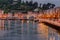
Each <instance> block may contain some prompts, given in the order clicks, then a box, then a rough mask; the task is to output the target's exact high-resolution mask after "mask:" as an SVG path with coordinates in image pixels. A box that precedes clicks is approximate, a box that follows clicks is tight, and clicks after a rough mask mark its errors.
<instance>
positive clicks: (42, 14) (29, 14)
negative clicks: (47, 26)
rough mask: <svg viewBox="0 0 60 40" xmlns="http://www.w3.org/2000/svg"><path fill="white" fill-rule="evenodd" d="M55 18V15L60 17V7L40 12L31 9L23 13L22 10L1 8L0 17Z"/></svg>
mask: <svg viewBox="0 0 60 40" xmlns="http://www.w3.org/2000/svg"><path fill="white" fill-rule="evenodd" d="M14 17H15V18H27V19H29V18H36V19H40V18H49V17H50V18H54V17H56V18H57V17H59V18H60V7H58V8H53V9H49V10H44V11H39V12H36V11H35V12H32V11H29V12H27V13H22V12H14V14H13V13H5V14H4V11H3V10H0V18H14Z"/></svg>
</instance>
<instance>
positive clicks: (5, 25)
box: [0, 20, 60, 40]
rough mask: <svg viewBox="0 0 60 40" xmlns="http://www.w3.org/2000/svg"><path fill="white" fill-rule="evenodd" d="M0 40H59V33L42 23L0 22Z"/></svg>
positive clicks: (22, 21)
mask: <svg viewBox="0 0 60 40" xmlns="http://www.w3.org/2000/svg"><path fill="white" fill-rule="evenodd" d="M0 40H60V33H59V30H55V29H54V28H51V27H49V26H47V25H44V23H38V22H34V21H24V20H0Z"/></svg>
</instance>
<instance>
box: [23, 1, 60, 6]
mask: <svg viewBox="0 0 60 40" xmlns="http://www.w3.org/2000/svg"><path fill="white" fill-rule="evenodd" d="M22 1H23V0H22ZM24 1H26V0H24ZM27 1H31V0H27ZM35 1H37V2H38V3H42V4H44V3H52V4H55V5H56V7H59V6H60V0H33V2H35Z"/></svg>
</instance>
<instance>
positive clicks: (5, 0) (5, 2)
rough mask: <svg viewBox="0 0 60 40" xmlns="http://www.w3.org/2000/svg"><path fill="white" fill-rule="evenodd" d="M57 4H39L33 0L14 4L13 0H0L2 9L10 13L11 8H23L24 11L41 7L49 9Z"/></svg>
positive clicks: (40, 8) (41, 8)
mask: <svg viewBox="0 0 60 40" xmlns="http://www.w3.org/2000/svg"><path fill="white" fill-rule="evenodd" d="M54 7H55V4H52V3H47V4H41V3H40V5H39V6H38V2H34V3H33V1H30V2H28V1H26V2H24V1H21V0H20V1H18V2H17V3H16V4H13V1H12V0H0V9H2V10H4V13H8V12H9V11H11V10H17V9H19V10H22V11H33V10H34V9H36V8H39V10H48V9H50V8H54Z"/></svg>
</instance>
